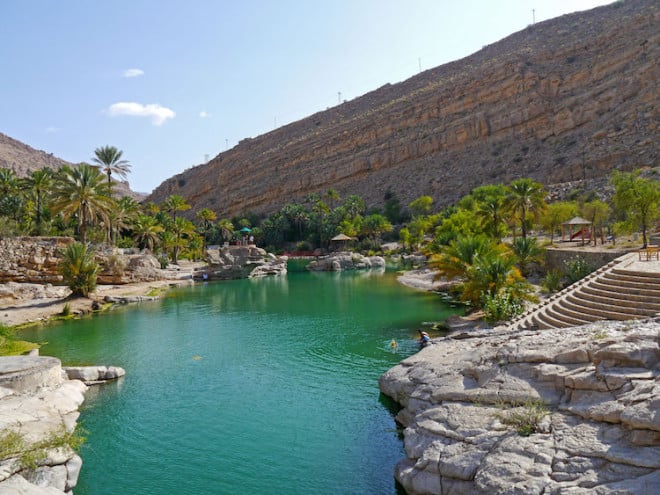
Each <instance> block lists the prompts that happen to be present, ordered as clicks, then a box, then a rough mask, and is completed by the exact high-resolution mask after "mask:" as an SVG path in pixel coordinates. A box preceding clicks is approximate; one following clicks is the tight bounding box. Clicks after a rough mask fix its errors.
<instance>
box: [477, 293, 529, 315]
mask: <svg viewBox="0 0 660 495" xmlns="http://www.w3.org/2000/svg"><path fill="white" fill-rule="evenodd" d="M482 307H483V310H484V319H485V320H486V321H487V322H488V323H495V322H497V321H507V320H510V319H512V318H513V317H515V316H517V315H519V314H522V313H523V312H524V311H525V304H524V302H523V300H522V299H520V298H518V297H516V296H515V295H513V294H512V293H511V292H510V291H507V290H504V291H502V292H500V293H499V294H495V295H491V294H488V293H486V294H484V296H483V300H482Z"/></svg>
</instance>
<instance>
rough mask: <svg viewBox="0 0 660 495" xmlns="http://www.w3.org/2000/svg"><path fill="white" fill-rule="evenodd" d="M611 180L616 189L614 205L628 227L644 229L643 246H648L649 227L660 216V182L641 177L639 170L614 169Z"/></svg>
mask: <svg viewBox="0 0 660 495" xmlns="http://www.w3.org/2000/svg"><path fill="white" fill-rule="evenodd" d="M610 181H611V183H612V185H613V186H614V189H615V192H614V197H613V198H612V199H613V201H614V206H615V207H616V208H617V210H619V211H620V212H621V213H622V214H623V215H624V218H625V220H624V222H625V224H626V225H627V226H628V227H630V228H631V229H634V230H637V229H640V230H641V231H642V240H643V246H644V247H646V246H648V237H647V232H648V229H649V227H650V226H651V224H652V223H653V222H654V221H655V220H657V219H658V218H660V182H658V181H657V180H651V179H645V178H643V177H640V171H639V170H637V171H635V172H619V171H614V172H613V173H612V177H611V179H610Z"/></svg>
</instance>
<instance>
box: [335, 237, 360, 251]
mask: <svg viewBox="0 0 660 495" xmlns="http://www.w3.org/2000/svg"><path fill="white" fill-rule="evenodd" d="M354 240H355V238H354V237H350V236H347V235H346V234H344V233H341V234H337V235H336V236H334V237H333V238H332V239H330V242H332V243H334V245H337V246H338V247H339V249H342V250H345V249H346V246H347V245H348V243H349V242H351V241H354Z"/></svg>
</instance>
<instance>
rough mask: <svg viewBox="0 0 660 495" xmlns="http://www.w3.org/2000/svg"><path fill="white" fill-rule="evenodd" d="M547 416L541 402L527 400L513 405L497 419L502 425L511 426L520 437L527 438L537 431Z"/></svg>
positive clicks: (546, 411)
mask: <svg viewBox="0 0 660 495" xmlns="http://www.w3.org/2000/svg"><path fill="white" fill-rule="evenodd" d="M547 415H548V410H547V408H546V407H545V404H543V402H541V401H539V400H529V401H527V402H525V403H522V404H521V403H518V404H514V405H513V409H509V410H507V411H505V412H502V413H500V414H498V415H497V417H498V419H499V420H500V421H501V422H502V423H503V424H505V425H509V426H513V427H514V428H515V429H516V431H517V432H518V434H519V435H520V436H521V437H528V436H530V435H531V434H532V433H537V432H538V431H539V429H540V424H541V421H542V420H543V418H545V417H546V416H547Z"/></svg>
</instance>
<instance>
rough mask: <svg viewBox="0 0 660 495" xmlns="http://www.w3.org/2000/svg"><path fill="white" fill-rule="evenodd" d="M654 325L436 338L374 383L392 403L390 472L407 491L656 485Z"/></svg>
mask: <svg viewBox="0 0 660 495" xmlns="http://www.w3.org/2000/svg"><path fill="white" fill-rule="evenodd" d="M659 334H660V320H658V319H655V320H653V319H651V320H645V321H641V322H640V321H634V322H632V321H630V322H599V323H594V324H591V325H586V326H583V327H576V328H571V329H563V330H545V331H540V332H539V331H527V332H510V331H504V330H486V331H478V330H475V331H474V332H473V333H470V335H469V336H467V337H466V336H465V335H463V336H462V338H461V339H453V338H452V337H451V336H449V337H445V338H443V339H437V340H435V341H434V345H432V346H430V347H428V348H425V349H423V350H422V351H420V352H419V353H418V354H416V355H414V356H411V357H410V358H408V359H406V360H404V361H402V362H401V363H400V364H399V365H397V366H395V367H394V368H392V369H391V370H389V371H388V372H386V373H385V374H384V375H383V376H382V377H381V378H380V381H379V385H380V389H381V391H382V392H383V393H384V394H385V395H388V396H390V397H392V398H393V399H394V400H396V401H397V402H398V403H399V404H401V405H402V406H403V409H402V410H401V411H400V412H399V413H398V415H397V417H396V420H397V422H399V423H400V424H401V425H403V426H404V427H405V432H404V438H405V440H404V445H405V450H406V455H407V458H406V459H405V460H402V461H401V462H399V464H398V465H397V467H396V472H395V476H396V478H397V480H398V481H399V482H400V483H401V484H402V485H403V487H404V488H405V489H406V491H407V493H409V494H413V495H414V494H434V495H435V494H438V495H440V494H445V493H451V494H454V495H461V494H492V493H512V494H513V493H521V494H522V493H524V494H541V493H543V494H565V493H570V494H571V495H574V494H588V493H589V494H591V493H598V494H607V493H617V494H619V493H621V494H623V493H630V494H640V495H641V494H649V493H660V415H659V414H658V411H659V410H660V384H659V383H658V382H659V376H660V373H659V364H660V351H659V349H658V335H659ZM541 404H544V406H541ZM521 418H522V419H521ZM514 420H516V421H517V422H518V429H519V430H520V431H523V430H522V429H521V424H520V423H526V425H527V426H528V427H529V429H527V430H526V431H524V433H526V434H529V433H531V434H529V436H521V435H520V434H519V433H518V432H517V431H516V429H515V428H514V427H512V426H510V425H511V424H512V423H515V422H516V421H514ZM522 426H525V425H522Z"/></svg>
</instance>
